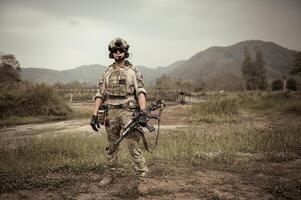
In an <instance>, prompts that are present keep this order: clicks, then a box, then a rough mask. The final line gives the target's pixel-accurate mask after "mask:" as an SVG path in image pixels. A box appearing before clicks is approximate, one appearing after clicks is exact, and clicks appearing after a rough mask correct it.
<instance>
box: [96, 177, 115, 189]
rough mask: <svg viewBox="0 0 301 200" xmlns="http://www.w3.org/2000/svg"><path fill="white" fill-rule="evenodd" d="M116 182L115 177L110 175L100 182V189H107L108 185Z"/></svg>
mask: <svg viewBox="0 0 301 200" xmlns="http://www.w3.org/2000/svg"><path fill="white" fill-rule="evenodd" d="M113 180H114V176H113V175H111V174H109V175H106V176H105V177H104V178H103V179H102V180H101V181H100V182H99V184H98V185H99V187H105V186H107V185H110V184H111V183H112V182H113Z"/></svg>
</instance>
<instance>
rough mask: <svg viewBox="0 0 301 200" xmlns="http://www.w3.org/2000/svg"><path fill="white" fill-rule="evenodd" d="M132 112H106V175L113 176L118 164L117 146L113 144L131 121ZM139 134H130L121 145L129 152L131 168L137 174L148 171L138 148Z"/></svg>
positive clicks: (123, 110) (117, 110)
mask: <svg viewBox="0 0 301 200" xmlns="http://www.w3.org/2000/svg"><path fill="white" fill-rule="evenodd" d="M132 114H133V113H132V112H131V111H128V110H127V109H111V110H109V111H108V115H107V120H106V125H105V127H106V131H107V135H108V143H109V146H108V148H107V150H106V168H105V169H106V173H107V174H114V171H116V169H117V164H118V162H117V161H118V151H119V146H117V147H115V146H114V145H113V143H114V142H115V141H116V140H117V139H118V138H119V136H120V134H121V132H122V131H123V129H124V127H125V125H126V124H127V123H128V122H129V121H130V120H131V119H132ZM140 139H141V134H140V133H139V132H138V131H135V132H133V133H131V135H130V136H129V137H127V138H126V139H125V140H124V141H122V143H126V145H127V148H128V150H129V152H130V155H131V158H132V163H133V166H134V168H135V170H136V172H137V173H143V172H146V171H148V168H147V166H146V162H145V159H144V157H143V155H142V151H141V149H140V148H139V141H140Z"/></svg>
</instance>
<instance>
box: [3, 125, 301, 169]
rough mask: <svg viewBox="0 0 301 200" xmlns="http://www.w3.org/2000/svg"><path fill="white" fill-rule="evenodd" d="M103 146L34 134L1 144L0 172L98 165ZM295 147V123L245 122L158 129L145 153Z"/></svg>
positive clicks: (299, 142) (169, 156)
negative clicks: (258, 125)
mask: <svg viewBox="0 0 301 200" xmlns="http://www.w3.org/2000/svg"><path fill="white" fill-rule="evenodd" d="M236 127H237V126H236ZM151 139H153V138H150V137H149V136H148V140H149V142H150V143H151V142H153V140H151ZM106 146H107V143H106V139H105V138H104V137H103V136H99V135H91V136H87V135H62V136H57V137H51V136H47V137H42V138H34V139H30V140H28V141H26V142H24V141H23V142H22V143H19V144H17V145H16V148H11V146H10V145H2V147H1V149H0V150H1V157H0V171H2V172H5V171H24V170H43V169H44V170H45V169H49V168H59V167H64V166H69V167H75V168H78V167H89V166H95V165H100V166H102V165H103V163H104V159H105V158H104V152H105V148H106ZM142 148H143V147H142ZM122 149H123V151H121V152H120V154H119V158H120V160H121V162H122V163H125V162H128V161H129V155H127V154H125V151H127V150H126V148H125V145H124V147H123V148H122ZM300 152H301V135H300V133H299V127H298V126H285V127H277V128H274V129H261V128H254V127H252V126H251V125H245V126H242V127H240V128H235V127H234V126H233V127H231V126H230V127H226V128H224V129H221V130H220V131H219V132H218V133H212V132H209V131H207V130H202V129H193V128H190V129H183V130H177V131H164V132H162V134H161V136H160V141H159V146H158V147H157V148H156V149H154V151H153V153H145V156H146V158H147V159H150V160H156V159H158V158H159V159H164V160H181V159H182V160H183V159H184V160H187V159H188V160H193V159H196V158H200V157H208V156H209V157H210V155H217V154H237V153H292V154H296V155H298V156H301V153H300Z"/></svg>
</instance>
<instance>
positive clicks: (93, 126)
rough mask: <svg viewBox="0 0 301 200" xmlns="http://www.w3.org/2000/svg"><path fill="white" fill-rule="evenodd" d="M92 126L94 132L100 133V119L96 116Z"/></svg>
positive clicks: (93, 117)
mask: <svg viewBox="0 0 301 200" xmlns="http://www.w3.org/2000/svg"><path fill="white" fill-rule="evenodd" d="M90 125H91V127H92V129H93V130H94V131H98V129H97V128H100V125H99V121H98V117H97V116H96V115H92V119H91V122H90Z"/></svg>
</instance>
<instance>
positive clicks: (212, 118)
mask: <svg viewBox="0 0 301 200" xmlns="http://www.w3.org/2000/svg"><path fill="white" fill-rule="evenodd" d="M238 111H239V104H238V99H237V98H235V97H232V96H211V97H210V98H209V99H208V101H205V102H202V103H198V104H195V105H192V106H191V109H190V113H191V118H192V120H195V121H205V122H221V121H237V115H238Z"/></svg>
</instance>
